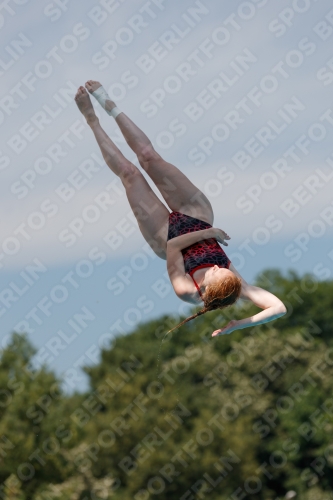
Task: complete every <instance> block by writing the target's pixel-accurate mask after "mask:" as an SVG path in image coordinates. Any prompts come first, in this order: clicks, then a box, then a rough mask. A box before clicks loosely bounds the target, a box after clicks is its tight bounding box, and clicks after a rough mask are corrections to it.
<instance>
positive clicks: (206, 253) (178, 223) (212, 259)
mask: <svg viewBox="0 0 333 500" xmlns="http://www.w3.org/2000/svg"><path fill="white" fill-rule="evenodd" d="M209 227H212V226H211V225H210V224H208V222H205V221H203V220H200V219H196V218H195V217H191V216H189V215H185V214H182V213H180V212H171V214H170V215H169V229H168V240H171V239H172V238H175V237H176V236H180V235H181V234H187V233H192V232H194V231H200V230H201V229H207V228H209ZM182 254H183V258H184V265H185V272H186V273H188V274H189V275H190V276H191V277H192V274H193V273H194V271H195V270H196V269H199V268H202V267H211V266H214V265H215V264H216V265H218V266H219V267H224V268H227V269H228V268H229V266H230V264H231V261H230V260H229V259H228V257H227V255H226V253H225V252H224V250H222V248H221V247H220V245H219V244H218V242H217V241H216V239H215V238H209V239H206V240H201V241H198V242H197V243H194V244H193V245H190V246H189V247H186V248H183V250H182Z"/></svg>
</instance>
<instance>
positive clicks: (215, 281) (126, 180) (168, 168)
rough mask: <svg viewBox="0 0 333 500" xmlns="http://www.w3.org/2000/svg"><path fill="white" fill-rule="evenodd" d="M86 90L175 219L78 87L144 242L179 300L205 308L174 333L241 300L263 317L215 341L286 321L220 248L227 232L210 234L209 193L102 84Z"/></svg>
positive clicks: (279, 306) (234, 325) (276, 302)
mask: <svg viewBox="0 0 333 500" xmlns="http://www.w3.org/2000/svg"><path fill="white" fill-rule="evenodd" d="M86 88H87V90H88V92H89V93H90V94H92V95H93V96H94V97H95V98H96V99H97V100H98V102H99V103H100V104H101V106H102V107H103V108H104V109H105V111H106V112H107V113H108V114H109V115H110V116H113V117H114V118H115V120H116V122H117V124H118V126H119V128H120V130H121V132H122V134H123V135H124V137H125V140H126V142H127V144H128V145H129V146H130V148H131V149H132V150H133V151H134V152H135V154H136V155H137V157H138V160H139V163H140V165H141V167H142V168H143V170H144V171H145V172H146V173H147V174H148V175H149V177H150V178H151V179H152V180H153V182H154V183H155V184H156V186H157V188H158V189H159V191H160V192H161V194H162V196H163V198H164V200H165V201H166V203H167V205H168V206H169V208H170V210H171V213H170V212H169V210H168V208H167V207H166V206H165V205H164V203H162V202H161V201H160V200H159V198H158V197H157V196H156V194H155V193H154V192H153V190H152V189H151V187H150V186H149V184H148V182H147V181H146V179H145V177H144V176H143V175H142V173H141V172H140V171H139V169H138V168H137V167H136V166H135V165H133V163H131V162H130V161H128V160H127V159H126V158H125V157H124V156H123V154H122V153H121V151H120V150H119V149H118V148H117V146H116V145H115V144H114V143H113V142H112V140H111V139H110V138H109V137H108V135H107V134H106V133H105V132H104V130H103V129H102V127H101V125H100V123H99V120H98V118H97V116H96V114H95V111H94V108H93V106H92V104H91V101H90V97H89V94H88V93H87V91H86V89H85V88H84V87H79V89H78V91H77V94H76V96H75V101H76V104H77V106H78V108H79V109H80V111H81V113H82V114H83V115H84V117H85V118H86V120H87V123H88V125H89V126H90V128H91V129H92V131H93V133H94V135H95V138H96V140H97V143H98V145H99V147H100V150H101V152H102V155H103V157H104V160H105V162H106V164H107V165H108V167H110V169H111V170H112V171H113V172H114V173H115V174H116V175H117V176H118V177H119V178H120V179H121V181H122V183H123V185H124V188H125V190H126V194H127V198H128V201H129V204H130V206H131V208H132V210H133V213H134V214H135V216H136V219H137V221H138V225H139V228H140V230H141V233H142V235H143V237H144V238H145V240H146V241H147V242H148V243H149V245H150V246H151V248H152V249H153V250H154V252H155V253H156V254H157V255H158V257H160V258H161V259H164V260H166V261H167V269H168V274H169V277H170V280H171V283H172V286H173V288H174V291H175V293H176V295H177V296H178V297H179V298H180V299H181V300H184V301H185V302H190V303H192V304H198V305H199V304H200V305H202V303H203V304H204V307H203V308H202V309H201V310H200V311H199V312H198V313H197V314H195V315H193V316H191V317H189V318H187V319H186V320H184V321H183V322H182V323H180V324H179V325H177V326H176V327H175V328H178V327H179V326H180V325H182V324H183V323H186V322H187V321H190V320H191V319H194V318H195V317H197V316H200V315H201V314H204V313H206V312H208V311H213V310H216V309H223V308H225V307H227V306H230V305H231V304H233V303H235V302H236V300H237V299H238V298H239V297H240V298H243V299H248V300H251V301H252V302H253V303H254V304H255V305H256V306H258V307H260V308H261V309H263V311H261V312H260V313H258V314H256V315H255V316H251V317H250V318H245V319H242V320H240V321H236V320H232V321H229V323H228V324H227V325H226V326H225V327H223V328H221V329H219V330H215V331H214V332H213V337H215V336H217V335H221V334H226V333H231V332H233V331H234V330H239V329H242V328H246V327H249V326H256V325H260V324H262V323H267V322H268V321H272V320H274V319H276V318H279V317H280V316H283V315H284V314H285V313H286V308H285V306H284V304H283V303H282V302H281V300H280V299H278V298H277V297H276V296H275V295H273V294H271V293H270V292H268V291H266V290H263V289H262V288H258V287H256V286H252V285H249V284H248V283H246V281H245V280H244V279H243V278H242V277H241V275H240V274H239V273H238V271H237V270H236V269H235V267H234V266H233V265H232V263H231V262H230V260H229V259H228V257H227V256H226V254H225V252H224V251H223V250H222V248H221V247H220V245H219V244H218V243H217V242H220V243H221V244H223V245H226V246H227V245H228V243H227V242H226V241H225V240H228V239H230V238H229V236H228V235H227V234H226V233H225V232H224V231H222V230H221V229H217V228H214V227H212V224H213V219H214V214H213V210H212V206H211V204H210V202H209V200H208V199H207V197H206V196H205V195H204V193H202V192H201V191H200V190H199V189H198V188H197V187H196V186H194V185H193V184H192V182H191V181H190V180H189V179H188V178H187V177H186V176H185V175H184V174H183V173H182V172H181V171H180V170H179V169H178V168H177V167H175V166H174V165H172V164H170V163H168V162H166V161H165V160H163V159H162V158H161V156H160V155H159V154H158V153H157V152H156V151H155V150H154V148H153V146H152V143H151V142H150V140H149V139H148V137H147V136H146V135H145V134H144V133H143V132H142V131H141V130H140V129H139V128H138V127H137V126H136V125H135V124H134V123H133V122H132V121H131V120H130V119H129V118H128V117H127V116H126V115H125V113H123V112H121V111H120V110H119V109H118V108H117V106H116V105H115V103H114V102H113V101H112V100H111V99H110V97H109V96H108V94H107V92H106V91H105V89H104V87H102V86H101V84H100V83H98V82H95V81H93V80H89V81H88V82H87V83H86ZM175 328H173V329H172V330H170V331H173V330H174V329H175Z"/></svg>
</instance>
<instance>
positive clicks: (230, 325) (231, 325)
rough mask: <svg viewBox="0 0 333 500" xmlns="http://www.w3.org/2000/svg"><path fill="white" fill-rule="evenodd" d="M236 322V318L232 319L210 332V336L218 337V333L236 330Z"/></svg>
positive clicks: (225, 333) (223, 333) (222, 333)
mask: <svg viewBox="0 0 333 500" xmlns="http://www.w3.org/2000/svg"><path fill="white" fill-rule="evenodd" d="M237 324H238V321H237V320H236V319H232V320H231V321H229V323H228V324H227V325H226V326H224V327H223V328H220V330H215V332H213V333H212V337H218V336H219V335H227V334H228V333H231V332H234V331H235V330H238V326H237Z"/></svg>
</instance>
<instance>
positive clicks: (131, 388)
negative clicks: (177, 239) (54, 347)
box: [0, 270, 333, 500]
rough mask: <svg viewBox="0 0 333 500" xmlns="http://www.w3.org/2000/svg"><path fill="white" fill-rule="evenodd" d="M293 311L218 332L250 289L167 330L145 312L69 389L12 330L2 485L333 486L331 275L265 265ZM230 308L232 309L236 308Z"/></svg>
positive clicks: (54, 495)
mask: <svg viewBox="0 0 333 500" xmlns="http://www.w3.org/2000/svg"><path fill="white" fill-rule="evenodd" d="M257 282H258V283H257V284H258V285H259V286H263V287H264V288H266V289H269V290H270V291H272V292H273V293H275V294H276V295H278V296H279V297H280V298H281V299H282V300H283V301H284V302H285V304H286V305H287V307H288V314H287V315H286V316H284V317H283V318H282V319H280V320H277V321H275V322H274V323H269V324H267V325H262V326H261V327H257V328H252V329H246V330H240V331H236V332H234V333H232V334H231V335H227V336H222V337H217V338H215V339H212V338H211V333H212V331H214V330H215V329H216V328H218V327H221V326H222V325H223V322H227V321H229V319H230V317H235V318H236V319H238V318H241V317H244V316H245V315H251V314H253V313H255V312H256V310H255V308H254V307H253V306H250V307H249V306H248V304H246V303H243V304H240V305H238V306H235V307H233V308H232V309H229V310H228V311H220V312H219V311H215V312H212V313H209V314H206V315H205V316H201V317H199V318H197V319H196V320H195V321H192V322H189V323H187V324H185V325H184V326H183V327H181V328H180V329H179V330H177V331H175V332H173V333H172V334H170V335H168V336H165V335H164V332H166V331H167V330H169V329H170V328H171V326H172V325H173V324H176V322H178V321H179V318H172V317H169V316H163V317H162V318H160V319H159V320H154V321H150V322H148V323H144V324H139V325H137V328H136V329H135V330H134V331H133V332H132V333H131V334H129V335H126V336H121V337H118V338H117V341H116V342H114V343H113V344H112V345H110V346H109V347H108V348H105V349H103V350H102V352H101V358H100V362H99V363H98V364H97V365H96V366H93V367H89V368H88V367H87V368H85V371H86V373H87V374H88V376H89V380H90V389H89V391H88V392H87V393H85V394H79V393H75V394H74V395H67V394H64V393H63V392H62V391H61V380H59V379H58V378H57V377H56V376H55V375H54V373H52V372H51V371H50V370H49V369H48V368H47V367H46V366H45V367H42V368H40V369H38V370H34V369H33V368H32V367H31V366H30V365H31V360H32V358H33V355H34V352H35V351H34V349H33V347H32V345H31V344H30V342H29V341H28V339H27V337H26V336H25V335H17V334H13V335H12V338H11V343H10V344H9V345H8V346H7V347H6V348H5V349H4V350H3V351H2V353H1V364H0V394H1V396H0V416H1V418H0V479H1V488H0V498H8V499H13V500H14V499H15V500H30V499H31V500H50V499H58V498H59V499H63V500H88V499H94V500H95V499H109V498H110V499H111V498H112V499H113V500H120V499H121V500H132V499H134V500H146V499H150V498H151V499H155V498H158V499H160V500H166V499H176V498H178V499H182V500H191V499H205V498H209V499H210V500H234V499H238V498H252V499H254V500H276V499H278V498H281V499H282V498H294V497H295V495H296V497H295V498H300V499H305V500H326V499H328V498H333V497H332V493H331V491H332V488H333V445H332V436H333V395H332V376H333V340H332V325H333V309H332V305H333V304H332V297H333V282H320V283H317V282H316V281H314V280H313V278H312V277H311V276H310V275H305V276H303V277H300V276H298V275H297V274H295V273H294V272H290V273H289V274H288V275H287V276H283V275H282V274H281V273H280V272H278V271H276V270H270V271H266V272H265V273H263V274H262V275H260V276H259V277H258V280H257ZM226 314H227V316H228V317H226Z"/></svg>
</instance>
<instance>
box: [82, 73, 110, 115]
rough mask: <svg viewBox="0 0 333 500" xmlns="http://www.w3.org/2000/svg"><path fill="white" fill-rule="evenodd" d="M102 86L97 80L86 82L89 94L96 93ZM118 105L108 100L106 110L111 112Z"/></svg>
mask: <svg viewBox="0 0 333 500" xmlns="http://www.w3.org/2000/svg"><path fill="white" fill-rule="evenodd" d="M101 86H102V84H101V83H99V82H96V80H88V81H87V82H86V89H87V90H88V92H90V94H91V93H92V92H95V90H97V89H99V87H101ZM115 107H116V105H115V103H114V102H113V101H111V99H110V100H109V99H107V100H106V101H105V108H106V110H107V111H111V110H112V109H113V108H115Z"/></svg>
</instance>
